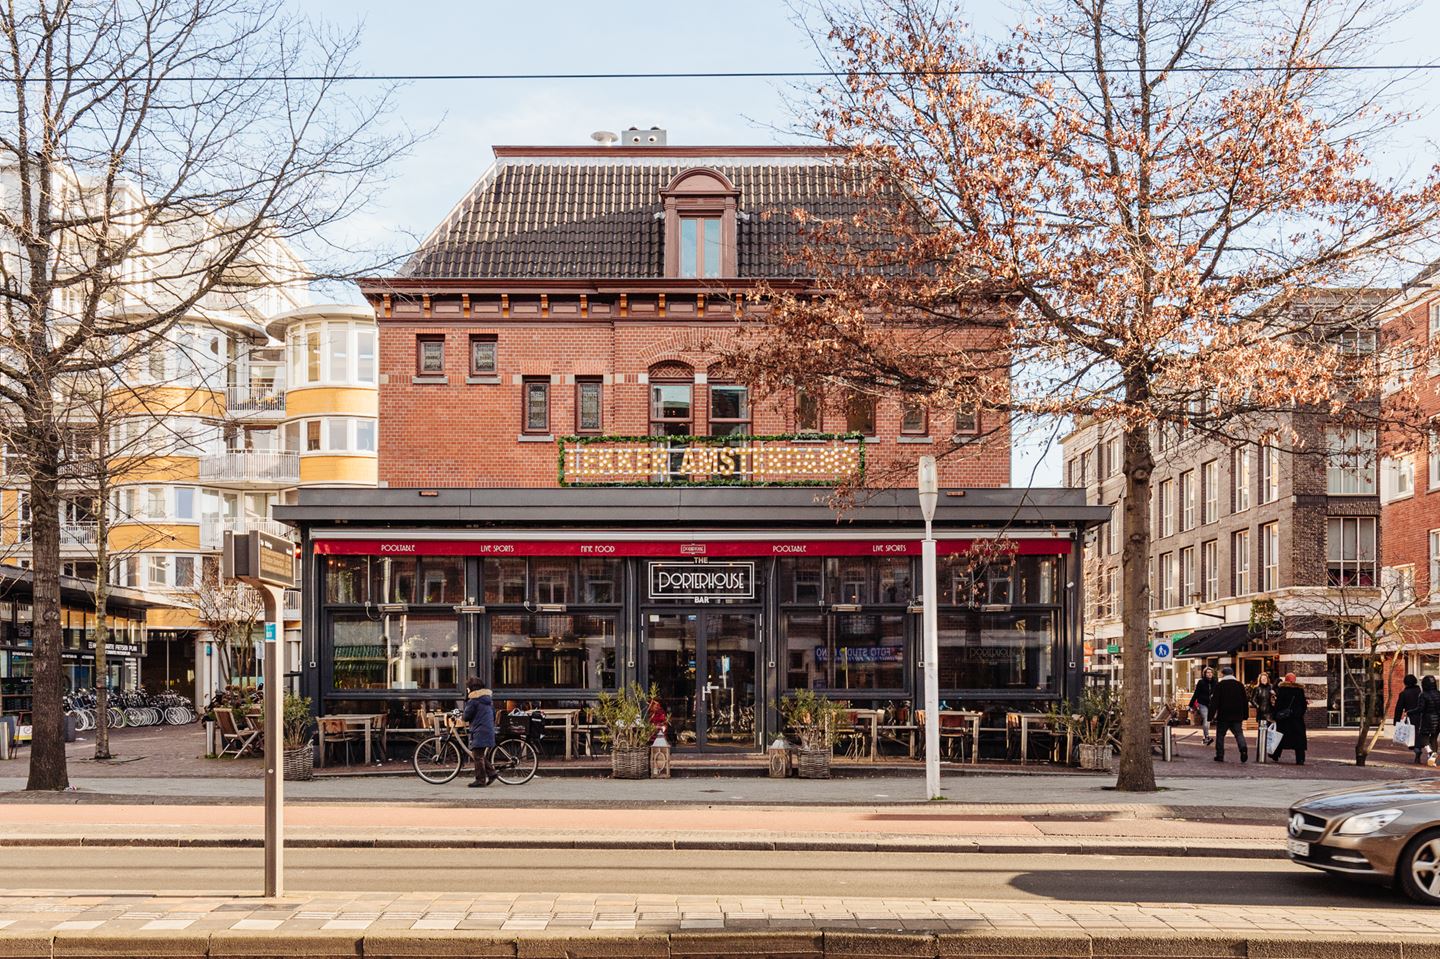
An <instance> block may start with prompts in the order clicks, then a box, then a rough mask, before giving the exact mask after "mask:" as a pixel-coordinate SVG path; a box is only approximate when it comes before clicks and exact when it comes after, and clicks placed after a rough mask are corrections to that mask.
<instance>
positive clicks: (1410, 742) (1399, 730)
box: [1395, 719, 1415, 749]
mask: <svg viewBox="0 0 1440 959" xmlns="http://www.w3.org/2000/svg"><path fill="white" fill-rule="evenodd" d="M1395 745H1397V746H1404V747H1406V748H1407V749H1414V748H1415V727H1414V726H1413V725H1412V724H1411V723H1410V720H1409V719H1402V720H1400V721H1399V722H1398V723H1396V724H1395Z"/></svg>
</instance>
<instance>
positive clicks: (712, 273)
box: [660, 168, 740, 279]
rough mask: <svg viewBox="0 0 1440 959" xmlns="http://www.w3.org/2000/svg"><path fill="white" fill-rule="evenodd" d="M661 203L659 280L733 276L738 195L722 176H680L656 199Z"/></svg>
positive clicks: (694, 173)
mask: <svg viewBox="0 0 1440 959" xmlns="http://www.w3.org/2000/svg"><path fill="white" fill-rule="evenodd" d="M660 196H661V199H662V200H664V202H665V275H666V276H673V277H683V278H688V279H711V278H717V277H722V276H736V275H738V273H739V270H738V268H737V266H736V257H735V235H736V233H735V223H736V220H737V216H736V213H737V208H738V204H739V198H740V191H739V190H736V189H735V187H734V186H732V185H731V183H730V181H729V180H727V179H726V178H725V177H724V175H723V174H721V173H718V172H716V171H715V170H707V169H704V168H697V169H694V170H686V171H685V172H684V173H681V174H680V175H679V176H677V177H675V179H673V180H671V181H670V185H669V186H667V187H666V188H665V189H664V190H662V191H661V193H660Z"/></svg>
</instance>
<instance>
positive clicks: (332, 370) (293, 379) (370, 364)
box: [285, 320, 376, 387]
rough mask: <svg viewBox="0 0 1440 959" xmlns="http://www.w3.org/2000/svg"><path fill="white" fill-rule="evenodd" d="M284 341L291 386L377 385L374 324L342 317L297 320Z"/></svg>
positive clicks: (288, 377)
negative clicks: (310, 321)
mask: <svg viewBox="0 0 1440 959" xmlns="http://www.w3.org/2000/svg"><path fill="white" fill-rule="evenodd" d="M285 340H286V365H287V366H288V367H289V369H288V370H287V371H286V373H287V379H288V382H289V384H290V386H291V387H300V386H320V385H333V386H374V385H375V382H376V377H375V372H376V371H375V329H374V327H373V326H370V325H369V324H362V323H350V322H345V321H343V320H329V321H323V322H322V321H316V322H312V323H296V324H295V325H293V326H291V327H290V329H289V330H287V331H286V333H285Z"/></svg>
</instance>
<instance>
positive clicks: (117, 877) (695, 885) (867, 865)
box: [0, 847, 1407, 908]
mask: <svg viewBox="0 0 1440 959" xmlns="http://www.w3.org/2000/svg"><path fill="white" fill-rule="evenodd" d="M0 864H3V867H4V868H0V892H3V891H19V890H70V891H77V892H78V891H80V890H86V891H90V890H105V891H111V892H156V891H186V892H226V893H246V892H253V891H254V888H255V887H258V886H259V884H260V871H261V854H260V851H259V850H256V849H238V850H237V849H223V850H222V849H185V850H180V849H154V848H99V847H97V848H73V847H71V848H29V847H7V848H4V849H0ZM286 882H287V887H288V888H289V889H290V890H293V891H295V892H302V891H333V890H346V891H350V892H390V891H396V890H407V891H409V890H417V891H426V892H471V893H475V892H516V893H529V892H544V893H557V892H564V893H607V892H609V893H624V894H631V895H640V894H646V893H658V894H666V895H716V894H722V895H723V894H747V895H780V894H788V895H794V894H796V893H797V892H799V893H801V894H804V895H811V896H848V897H855V896H861V897H867V898H868V897H877V898H894V897H912V896H922V897H926V898H941V899H992V900H993V899H1010V900H1068V901H1072V902H1086V901H1097V902H1142V903H1169V904H1179V903H1189V904H1194V905H1206V904H1215V905H1228V904H1235V905H1241V904H1247V903H1248V904H1253V905H1305V906H1341V907H1349V908H1367V907H1368V908H1394V907H1397V906H1403V905H1405V904H1406V903H1407V900H1405V899H1404V898H1403V897H1401V896H1398V895H1396V894H1393V893H1390V892H1388V891H1386V890H1383V889H1377V888H1371V887H1367V886H1364V885H1358V884H1351V883H1343V882H1340V881H1337V880H1333V879H1330V878H1328V877H1325V876H1322V875H1319V874H1317V873H1314V872H1312V871H1310V870H1307V869H1302V868H1300V867H1298V866H1293V865H1291V864H1290V863H1288V862H1284V861H1279V860H1244V859H1198V858H1186V857H1154V858H1150V857H1129V856H1126V857H1109V856H990V855H977V854H966V855H958V856H946V855H938V854H878V853H801V852H783V853H768V852H728V853H727V852H710V851H701V852H687V851H609V850H598V851H589V850H575V849H561V850H533V849H525V850H510V851H503V850H496V851H480V850H455V849H450V850H445V849H435V850H431V849H418V850H400V849H383V850H365V849H294V850H289V851H287V853H286Z"/></svg>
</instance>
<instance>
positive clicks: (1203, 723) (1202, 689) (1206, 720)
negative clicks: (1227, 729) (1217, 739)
mask: <svg viewBox="0 0 1440 959" xmlns="http://www.w3.org/2000/svg"><path fill="white" fill-rule="evenodd" d="M1214 689H1215V670H1213V669H1211V668H1210V667H1209V666H1206V667H1205V669H1204V670H1203V671H1201V673H1200V681H1199V682H1198V683H1196V684H1195V692H1194V693H1193V694H1192V695H1191V696H1190V708H1191V709H1193V710H1194V711H1195V712H1196V713H1199V715H1200V735H1201V739H1202V741H1203V743H1204V744H1205V745H1206V746H1208V745H1210V744H1211V743H1212V742H1214V740H1213V739H1211V737H1210V694H1211V692H1213V691H1214Z"/></svg>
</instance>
